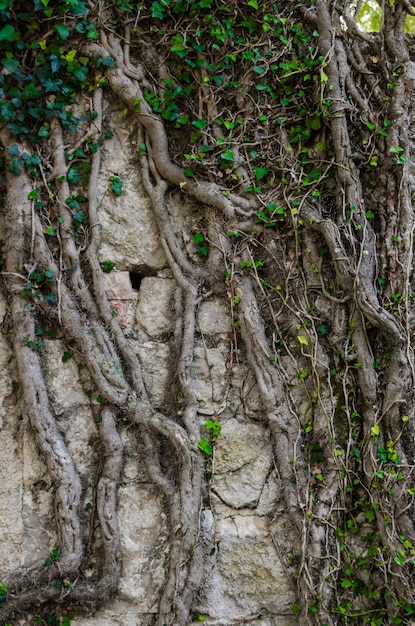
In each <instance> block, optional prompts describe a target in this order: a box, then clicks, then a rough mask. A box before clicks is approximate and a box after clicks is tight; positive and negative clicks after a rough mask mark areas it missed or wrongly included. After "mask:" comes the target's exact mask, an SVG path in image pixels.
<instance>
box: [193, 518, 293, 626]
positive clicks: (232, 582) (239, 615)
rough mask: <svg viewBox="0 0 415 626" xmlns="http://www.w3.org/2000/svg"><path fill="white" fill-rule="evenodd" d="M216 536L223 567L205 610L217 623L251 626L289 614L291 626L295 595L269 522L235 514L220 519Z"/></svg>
mask: <svg viewBox="0 0 415 626" xmlns="http://www.w3.org/2000/svg"><path fill="white" fill-rule="evenodd" d="M216 536H217V539H218V549H217V554H218V557H217V564H216V567H215V568H214V570H213V573H212V576H211V579H210V582H209V587H208V591H207V597H206V599H205V600H204V601H203V602H202V603H201V604H200V612H201V613H204V612H205V613H207V614H208V615H209V616H210V618H214V619H213V621H212V622H211V623H213V624H221V623H223V624H235V623H238V624H243V623H246V624H251V623H255V622H256V618H257V617H258V616H259V615H261V614H264V613H268V614H270V617H271V616H273V615H275V616H276V617H277V616H278V617H279V618H281V617H282V616H283V615H284V614H286V615H287V618H288V621H287V622H285V623H286V624H289V623H290V619H291V616H290V613H291V606H292V603H293V602H294V593H293V589H292V588H291V587H290V585H289V583H288V581H287V578H286V576H285V573H284V571H283V569H282V566H281V564H280V561H279V559H278V555H277V553H276V551H275V548H274V545H273V543H272V538H271V536H270V535H269V532H268V528H267V523H266V521H265V519H264V518H260V517H258V516H256V515H238V514H232V512H231V511H230V515H229V517H226V518H223V519H219V520H218V521H217V523H216ZM215 619H216V620H224V621H222V622H221V621H216V622H215V621H214V620H215ZM284 619H285V618H284ZM259 623H260V624H261V622H259ZM276 623H278V622H276ZM265 624H272V622H271V621H265ZM280 624H284V621H282V622H281V621H280Z"/></svg>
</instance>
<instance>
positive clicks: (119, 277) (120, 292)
mask: <svg viewBox="0 0 415 626" xmlns="http://www.w3.org/2000/svg"><path fill="white" fill-rule="evenodd" d="M103 278H104V287H105V294H106V296H107V298H108V300H131V298H132V295H133V288H132V285H131V279H130V273H129V272H117V271H114V270H113V271H112V272H109V273H108V274H104V276H103Z"/></svg>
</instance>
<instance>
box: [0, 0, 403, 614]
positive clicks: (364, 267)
mask: <svg viewBox="0 0 415 626" xmlns="http://www.w3.org/2000/svg"><path fill="white" fill-rule="evenodd" d="M365 4H367V3H365ZM361 5H362V3H357V4H356V3H353V2H348V1H345V2H343V3H336V2H325V1H324V0H315V1H314V0H310V2H306V3H304V2H302V3H299V2H287V3H285V4H284V5H283V6H280V4H279V3H274V2H271V1H269V0H249V1H248V2H245V3H237V2H235V1H231V2H226V3H222V2H220V1H218V0H155V1H154V2H140V3H136V2H131V3H130V2H124V1H122V0H116V1H115V2H113V1H111V2H99V3H93V2H84V1H82V0H31V1H25V2H23V1H20V0H0V50H1V58H0V64H1V71H0V121H1V129H0V141H1V145H2V153H1V161H0V167H1V177H2V178H1V186H2V213H3V219H4V231H5V232H4V236H3V237H2V265H1V278H2V288H3V289H4V292H5V294H6V295H7V299H8V305H9V315H10V322H9V323H10V328H11V332H10V340H11V341H12V343H13V348H14V353H15V357H16V362H17V366H18V375H19V380H20V385H21V395H22V398H23V403H22V411H23V412H24V414H25V416H26V417H27V419H28V420H29V422H30V424H31V427H32V429H33V431H34V433H35V436H36V442H37V446H38V451H39V454H40V455H41V457H42V458H43V460H44V462H45V464H46V466H47V469H48V472H49V474H50V478H51V480H52V482H53V485H54V493H55V496H54V497H55V512H56V514H55V523H56V531H57V536H58V546H57V547H56V550H53V551H52V553H51V554H50V555H45V558H44V559H42V560H41V561H40V562H37V563H33V564H32V565H30V566H29V567H27V568H23V569H19V570H16V571H15V572H13V573H12V574H10V575H9V576H8V577H7V578H5V579H4V580H3V581H2V584H1V585H0V616H1V618H2V619H3V621H4V623H7V621H8V620H12V619H13V617H14V616H16V615H20V614H22V613H23V614H24V613H25V612H27V611H33V610H36V611H37V612H39V611H40V612H46V613H45V614H47V615H52V616H55V615H56V616H68V615H70V614H71V612H72V611H73V610H74V609H76V610H79V611H81V610H84V611H85V610H86V611H88V612H91V611H93V610H94V609H95V608H96V607H98V606H100V605H102V604H103V603H105V602H106V600H107V599H108V597H109V596H110V595H112V594H114V593H116V591H117V585H118V580H119V576H120V571H121V557H120V532H119V526H118V517H117V489H118V485H119V481H120V476H121V472H122V464H123V444H122V439H121V437H120V434H119V431H120V428H121V426H120V418H121V416H122V422H123V423H124V421H127V422H128V423H129V425H132V426H134V428H136V429H137V432H138V433H139V434H140V436H141V438H142V440H143V442H144V445H145V447H146V450H147V451H148V454H146V463H147V471H148V474H149V476H150V479H151V480H152V482H153V483H154V485H155V486H156V487H157V488H158V489H159V491H160V493H161V494H162V495H163V497H164V499H165V502H166V507H167V509H168V511H169V524H170V528H171V542H170V552H169V557H168V563H167V564H166V581H165V586H164V589H163V592H162V595H161V598H160V603H159V609H158V615H157V617H156V618H155V619H156V621H155V623H156V624H158V625H159V626H162V625H164V624H175V625H184V624H187V623H189V621H190V620H191V616H192V607H193V605H194V602H195V599H196V597H197V592H198V589H199V588H200V586H201V583H202V580H203V574H204V562H205V560H206V557H207V554H208V553H209V550H210V549H211V546H210V545H209V541H208V540H207V539H206V538H204V537H203V536H202V534H201V530H200V512H201V510H202V509H203V508H204V507H205V506H207V504H206V498H205V494H206V491H207V490H208V481H209V478H210V473H211V472H210V469H209V471H208V472H207V471H206V467H207V465H208V464H209V458H210V457H211V456H212V454H213V450H214V446H215V444H216V440H217V439H218V438H219V437H220V432H221V425H220V423H219V422H218V421H214V420H207V421H204V422H201V421H200V419H199V417H198V403H197V399H196V395H195V391H194V386H193V379H192V376H193V374H192V371H191V363H192V360H193V353H194V346H195V334H196V324H195V319H196V317H195V316H196V312H197V310H198V306H199V303H200V301H201V299H203V297H205V294H206V293H212V292H213V293H215V294H219V295H222V296H226V297H227V298H228V300H229V303H230V310H231V316H232V337H231V339H230V341H231V344H232V351H233V352H232V353H233V354H241V355H243V358H244V359H246V362H247V364H248V366H249V368H250V371H251V372H252V374H253V376H254V378H255V381H256V384H257V387H258V389H259V392H260V396H261V402H262V407H261V408H262V415H263V420H264V423H265V424H266V425H267V427H268V428H269V430H270V432H271V434H272V441H273V452H274V457H275V465H276V468H277V472H278V480H279V489H280V491H281V494H282V497H283V499H284V506H285V510H286V512H287V514H288V515H289V518H290V521H291V523H292V529H291V534H290V536H287V537H282V538H280V541H281V545H284V551H283V553H282V558H283V559H284V560H285V563H284V565H285V567H286V570H287V572H288V573H289V576H290V578H291V580H292V581H293V584H294V585H295V587H296V590H297V596H298V600H297V602H296V603H295V604H294V606H293V611H294V613H297V614H298V615H299V616H300V619H301V620H302V621H301V623H309V624H319V625H320V626H322V625H323V624H336V623H347V624H364V623H368V624H371V625H374V626H376V625H380V624H384V623H391V624H396V625H399V624H409V623H410V621H411V619H412V617H411V616H412V615H413V613H414V611H415V598H414V591H413V587H414V585H413V581H414V564H415V560H414V557H415V553H414V550H415V548H414V545H415V529H414V507H413V498H414V494H415V485H414V483H413V468H414V466H413V463H414V458H413V457H414V444H413V406H414V392H413V385H414V359H413V346H414V343H413V326H414V322H413V315H414V314H413V299H414V293H415V286H414V285H413V233H414V229H415V219H414V218H415V214H414V208H413V203H412V197H413V194H414V177H413V171H412V170H413V134H414V133H413V131H414V128H413V121H412V120H413V88H414V86H415V64H414V61H412V56H413V53H412V40H411V38H410V36H409V35H405V28H407V26H405V25H406V24H407V17H408V14H411V13H413V11H414V8H413V7H412V5H411V3H410V2H407V1H404V0H399V1H398V0H395V2H387V3H382V4H379V6H377V5H376V20H377V23H378V22H379V24H378V26H379V30H378V29H376V32H367V31H364V30H362V28H361V26H362V15H361V10H362V6H361ZM105 98H116V99H117V101H118V102H119V103H120V105H121V107H122V109H123V114H124V115H125V116H130V117H131V120H132V124H133V125H135V127H136V128H137V155H136V156H137V176H138V177H140V178H141V181H142V185H143V188H144V190H145V192H146V194H147V197H148V199H149V202H150V204H151V208H152V212H153V215H154V218H155V220H156V223H157V227H158V231H159V234H160V240H161V245H162V247H163V250H164V253H165V256H166V259H167V264H168V266H169V267H170V269H171V270H172V273H173V276H174V279H175V281H176V283H177V296H176V298H175V305H174V306H175V315H176V322H175V338H176V343H177V346H176V349H177V354H178V365H177V367H175V370H174V372H172V380H173V388H174V389H175V390H178V393H177V394H176V403H178V404H180V407H178V406H173V408H171V409H170V411H169V410H167V409H166V407H161V406H155V405H154V403H152V402H151V400H150V398H149V395H148V390H147V389H146V386H145V384H144V382H143V377H142V374H141V366H140V362H139V359H138V357H137V355H136V354H135V352H134V350H133V349H132V347H131V346H130V345H129V342H128V339H127V338H126V336H125V335H124V332H123V330H122V328H121V326H120V324H119V322H118V320H117V317H116V315H114V314H113V312H112V311H111V309H110V306H109V304H108V301H107V299H106V296H105V290H104V282H103V280H104V274H107V273H110V272H111V271H112V270H113V268H114V263H113V262H112V261H111V260H110V259H108V260H105V261H103V262H101V263H100V262H99V260H98V256H97V253H98V250H99V247H100V243H101V242H100V234H99V228H98V227H97V225H98V223H99V220H98V210H99V200H98V196H97V181H98V177H99V174H100V171H101V148H102V146H103V145H105V142H106V140H107V139H109V138H111V137H112V131H111V130H110V129H109V128H106V122H105V116H104V113H103V99H105ZM107 184H108V193H110V194H113V195H114V196H115V197H118V196H121V195H122V193H123V190H124V187H123V181H122V178H120V177H119V176H116V175H111V176H110V177H109V180H108V181H107ZM172 191H174V193H175V194H176V195H175V198H176V202H177V201H180V202H183V205H184V206H185V207H186V206H187V205H186V204H185V203H186V201H187V200H188V199H189V198H191V199H192V202H193V203H195V205H196V207H197V211H198V212H199V214H200V215H199V218H198V222H197V226H196V227H195V229H194V231H193V232H192V233H191V234H190V241H191V244H192V246H193V247H192V249H191V250H190V249H189V239H185V238H184V235H183V233H180V232H176V231H175V229H174V227H173V225H172V218H171V215H170V213H169V211H170V208H169V207H170V205H169V203H168V202H167V198H168V196H169V194H171V192H172ZM179 198H180V199H181V200H178V199H179ZM56 333H59V336H60V337H62V338H63V339H64V341H65V346H66V348H65V352H64V354H63V356H62V361H63V362H65V361H66V360H68V359H70V358H74V359H76V360H77V362H78V363H79V364H80V365H82V368H81V369H80V371H81V379H82V381H83V385H84V387H85V390H86V391H87V393H88V395H89V397H90V398H91V405H93V407H94V411H95V413H94V415H95V422H96V426H97V432H98V438H99V446H100V456H101V458H102V461H101V464H100V468H99V478H98V480H97V482H96V488H95V496H94V505H93V506H94V511H95V515H96V517H95V519H97V520H98V521H99V534H98V533H96V534H97V536H96V541H99V542H100V545H101V547H102V550H101V557H100V559H98V560H97V559H96V555H95V558H94V560H93V562H94V574H93V576H92V577H91V576H89V577H88V578H87V577H86V576H85V575H84V574H83V572H85V570H86V568H87V565H88V564H90V561H91V554H90V553H89V552H88V546H86V545H84V537H85V536H87V535H88V533H89V532H92V533H93V532H96V527H94V528H95V530H94V528H92V529H91V528H90V529H89V530H88V531H87V532H85V529H84V528H83V525H84V524H87V523H88V522H85V517H84V516H81V515H80V513H79V503H80V499H81V494H82V489H83V486H82V484H81V480H80V477H79V474H78V472H77V470H76V468H75V466H74V463H73V459H72V458H71V455H70V453H69V451H68V448H67V443H66V442H65V438H64V436H63V435H62V433H61V432H60V430H59V428H58V427H57V424H56V420H55V417H54V411H53V406H52V405H51V402H50V399H49V396H48V389H47V385H46V383H45V380H44V376H43V369H42V359H43V348H44V341H45V339H46V338H53V337H54V336H56ZM82 372H83V373H82ZM95 398H96V400H95V401H92V399H95ZM178 398H180V401H179V400H178ZM98 399H99V400H98ZM178 408H179V410H178ZM161 438H162V440H163V442H164V444H163V454H162V452H161V449H160V445H159V441H160V439H161ZM166 450H167V452H166ZM166 454H167V455H170V457H171V458H172V459H174V460H175V463H174V467H176V468H178V469H177V471H176V472H173V471H171V470H169V468H168V467H167V465H166V463H165V462H164V456H165V455H166ZM209 467H210V466H209ZM91 506H92V505H91ZM33 581H34V582H33ZM63 589H64V591H65V593H62V590H63ZM53 619H55V617H53ZM65 619H67V620H69V618H68V617H66V618H65ZM197 619H198V618H197Z"/></svg>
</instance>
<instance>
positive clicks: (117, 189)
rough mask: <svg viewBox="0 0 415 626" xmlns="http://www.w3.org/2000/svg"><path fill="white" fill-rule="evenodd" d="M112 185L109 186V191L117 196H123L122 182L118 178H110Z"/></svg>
mask: <svg viewBox="0 0 415 626" xmlns="http://www.w3.org/2000/svg"><path fill="white" fill-rule="evenodd" d="M109 179H110V181H111V185H110V186H109V188H108V189H109V191H112V192H113V193H114V194H115V195H116V196H121V194H122V181H121V180H120V179H119V178H118V176H110V177H109Z"/></svg>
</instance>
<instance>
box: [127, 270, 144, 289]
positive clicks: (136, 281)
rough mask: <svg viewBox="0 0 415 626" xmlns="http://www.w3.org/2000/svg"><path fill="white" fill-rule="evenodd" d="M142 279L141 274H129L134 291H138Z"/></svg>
mask: <svg viewBox="0 0 415 626" xmlns="http://www.w3.org/2000/svg"><path fill="white" fill-rule="evenodd" d="M142 279H143V277H142V275H141V274H137V272H130V280H131V286H132V288H133V289H134V291H139V290H140V286H141V281H142Z"/></svg>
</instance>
